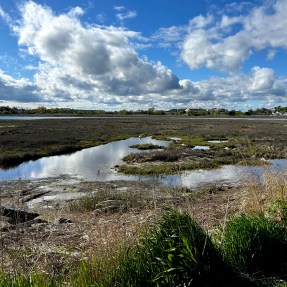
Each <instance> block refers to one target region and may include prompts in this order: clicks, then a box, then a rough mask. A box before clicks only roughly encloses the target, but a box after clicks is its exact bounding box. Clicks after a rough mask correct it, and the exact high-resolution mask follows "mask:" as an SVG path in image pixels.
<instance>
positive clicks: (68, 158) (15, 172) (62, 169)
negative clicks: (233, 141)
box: [0, 137, 287, 188]
mask: <svg viewBox="0 0 287 287" xmlns="http://www.w3.org/2000/svg"><path fill="white" fill-rule="evenodd" d="M143 143H152V144H157V145H164V146H167V145H168V144H169V143H168V142H166V141H157V140H154V139H151V138H149V137H147V138H142V139H139V138H130V139H127V140H122V141H116V142H112V143H109V144H106V145H101V146H97V147H93V148H88V149H84V150H81V151H78V152H75V153H73V154H70V155H62V156H52V157H46V158H41V159H39V160H36V161H29V162H27V163H23V164H21V165H20V166H18V167H16V168H13V169H9V170H0V180H14V179H19V178H21V179H35V178H47V177H56V176H59V175H70V176H77V177H82V178H83V179H85V180H91V181H93V180H98V181H112V180H145V179H154V180H156V181H158V182H160V183H162V184H163V185H166V186H185V187H189V188H194V187H196V186H199V185H202V184H224V183H226V184H234V183H239V182H240V181H242V180H244V178H245V177H246V176H247V177H251V176H253V177H255V178H257V179H258V178H259V179H260V178H262V175H263V171H264V169H266V168H267V169H270V170H271V171H275V172H279V171H283V170H286V169H287V160H273V161H271V162H272V165H270V166H268V167H265V168H262V167H260V166H252V167H249V166H231V165H230V166H223V167H221V168H218V169H211V170H196V171H187V172H184V173H181V174H176V175H170V176H158V177H154V178H149V177H140V176H127V175H122V174H117V173H116V172H115V171H114V170H113V169H112V167H114V166H115V165H120V164H123V162H122V158H123V157H124V156H126V155H128V154H130V153H134V152H140V151H139V150H137V149H132V148H129V146H131V145H134V144H143Z"/></svg>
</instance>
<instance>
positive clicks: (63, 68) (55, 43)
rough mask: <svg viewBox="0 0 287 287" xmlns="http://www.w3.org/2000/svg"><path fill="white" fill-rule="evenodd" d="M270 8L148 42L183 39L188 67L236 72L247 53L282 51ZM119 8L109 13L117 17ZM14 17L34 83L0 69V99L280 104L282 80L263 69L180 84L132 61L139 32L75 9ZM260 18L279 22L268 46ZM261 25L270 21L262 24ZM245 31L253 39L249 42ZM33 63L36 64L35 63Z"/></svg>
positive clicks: (167, 31) (30, 9)
mask: <svg viewBox="0 0 287 287" xmlns="http://www.w3.org/2000/svg"><path fill="white" fill-rule="evenodd" d="M279 4H280V5H283V4H284V2H282V1H278V2H277V4H276V5H277V6H278V5H279ZM276 5H274V7H273V8H274V10H273V11H271V12H269V13H266V11H265V10H264V9H263V8H262V9H259V8H254V9H253V10H252V11H251V12H250V13H249V14H248V16H244V17H242V16H238V15H235V16H234V15H233V16H230V15H225V14H222V17H221V18H220V20H219V21H217V20H216V18H215V17H214V16H211V15H209V16H206V17H204V16H199V17H196V18H194V19H192V20H191V21H190V23H189V24H188V25H187V26H186V27H184V26H181V27H175V26H174V27H170V28H162V29H160V30H159V31H158V32H157V33H156V34H155V35H154V36H153V37H154V39H160V38H161V37H164V36H166V37H165V38H164V39H165V41H163V45H164V44H166V45H169V44H170V45H171V46H169V47H175V46H176V45H178V43H179V42H180V41H182V40H181V39H184V40H183V42H181V43H180V47H181V48H182V54H181V55H182V58H183V59H184V61H186V63H188V65H189V66H190V67H191V68H199V67H201V66H206V67H209V68H217V69H224V70H236V69H237V68H238V67H240V65H241V63H242V61H243V60H244V59H246V58H248V57H249V56H250V53H251V52H252V49H258V50H260V49H265V48H266V49H268V51H269V53H270V58H272V57H273V56H274V55H275V53H276V49H277V47H281V48H282V47H283V48H284V47H285V46H283V42H284V41H283V40H282V39H279V34H280V33H283V31H281V30H280V29H281V28H282V27H281V24H282V25H283V26H284V25H285V22H284V21H283V22H282V23H281V24H280V25H279V21H277V22H276V21H275V18H276V17H279V14H280V13H281V12H280V13H279V10H278V9H279V6H278V7H277V6H276ZM286 5H287V4H286ZM280 8H282V7H280ZM286 8H287V6H286ZM125 9H126V8H125V7H115V10H116V11H118V12H119V13H124V12H125V11H126V10H125ZM276 9H277V10H276ZM20 12H21V19H20V20H18V21H14V22H10V23H12V24H10V27H11V26H12V27H13V31H14V33H15V34H16V35H17V36H18V44H19V47H20V49H22V50H23V49H25V50H26V53H28V54H29V55H30V56H31V57H32V59H33V61H32V62H33V65H25V67H24V68H25V69H26V70H29V71H30V72H34V77H33V80H28V79H14V78H12V77H11V76H8V75H7V74H5V73H4V72H3V71H0V101H17V102H21V103H22V102H29V103H32V102H35V103H37V102H40V101H42V103H43V104H47V103H52V104H53V105H55V104H56V105H61V104H62V106H67V103H68V104H69V106H70V107H78V108H82V107H89V108H101V109H102V108H103V109H123V108H124V109H139V108H140V109H145V108H148V107H151V106H154V107H156V108H164V109H169V108H185V107H204V108H213V107H226V108H235V109H239V108H243V109H244V107H246V106H248V105H249V103H252V102H256V103H264V105H268V104H270V105H271V104H273V105H274V104H278V103H284V101H285V103H286V90H287V78H277V77H276V75H275V72H274V71H273V70H272V69H270V68H264V67H258V66H256V67H254V68H252V70H251V71H250V75H242V74H240V75H238V74H229V76H227V77H225V78H219V77H214V78H210V79H207V80H202V81H192V80H191V79H181V80H180V79H178V77H177V76H176V75H175V74H174V73H173V72H172V71H171V70H169V69H168V68H167V67H166V66H164V65H163V64H162V63H160V62H151V61H149V60H148V59H147V58H144V57H139V55H138V54H137V52H136V50H135V44H134V43H136V42H138V43H141V42H143V43H144V44H146V43H147V42H146V41H145V39H143V37H142V35H141V34H140V33H137V32H135V31H130V30H127V29H124V28H118V27H114V26H100V25H92V24H89V25H88V24H83V23H82V22H81V19H80V18H81V15H83V13H84V11H83V9H81V8H79V7H76V8H73V9H72V10H70V11H69V12H67V13H65V14H55V13H54V12H53V11H52V10H51V9H50V8H48V7H46V6H41V5H39V4H36V3H35V2H33V1H28V2H26V3H25V4H24V5H23V6H22V7H21V10H20ZM0 13H1V12H0ZM3 13H4V12H3ZM3 13H2V14H3ZM4 15H5V14H4ZM260 15H261V16H262V15H264V17H274V19H272V20H274V21H275V22H274V23H277V24H278V25H276V26H275V27H277V29H278V30H279V32H278V31H275V32H274V37H273V38H270V39H268V43H269V44H268V43H267V37H265V40H264V39H263V38H260V37H259V36H260V35H261V34H260V33H261V30H260V29H263V28H262V27H261V26H260V25H261V24H260V23H261V22H262V21H263V20H262V19H261V18H260ZM280 15H281V14H280ZM0 16H1V15H0ZM280 17H281V16H280ZM2 18H3V16H2ZM248 19H249V21H248ZM267 20H270V19H269V18H268V19H265V20H264V21H267ZM264 21H263V22H264ZM15 23H16V24H15ZM234 25H235V26H236V25H239V28H240V29H239V28H238V26H236V27H237V28H236V29H235V28H234ZM284 27H285V26H284ZM259 28H260V29H259ZM282 29H283V28H282ZM286 31H287V29H286ZM267 32H270V31H269V27H268V28H267ZM252 33H253V34H254V35H257V38H256V37H254V38H252V37H251V36H250V35H251V34H252ZM256 33H257V34H256ZM270 33H271V32H270ZM270 33H269V34H270ZM285 33H286V32H285V31H284V33H283V34H282V35H283V36H284V35H285ZM277 34H278V35H277ZM282 35H281V36H282ZM277 38H278V39H277ZM276 39H277V40H276ZM275 40H276V41H275ZM285 45H287V44H286V43H285ZM36 62H37V63H39V64H38V65H35V63H36Z"/></svg>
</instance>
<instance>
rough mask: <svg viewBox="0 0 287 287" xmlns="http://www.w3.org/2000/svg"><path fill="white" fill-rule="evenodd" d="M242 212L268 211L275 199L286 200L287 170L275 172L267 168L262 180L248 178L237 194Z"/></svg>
mask: <svg viewBox="0 0 287 287" xmlns="http://www.w3.org/2000/svg"><path fill="white" fill-rule="evenodd" d="M239 200H240V201H241V204H242V206H241V209H242V211H243V212H244V213H247V214H255V213H258V212H259V213H268V212H269V209H270V205H272V203H274V202H275V201H277V200H282V201H285V202H287V172H282V173H275V172H270V171H268V170H267V169H266V170H265V172H264V176H263V181H261V182H258V181H255V180H249V181H248V182H247V184H246V186H245V189H244V192H243V193H242V194H241V195H240V196H239Z"/></svg>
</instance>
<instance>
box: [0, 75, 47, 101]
mask: <svg viewBox="0 0 287 287" xmlns="http://www.w3.org/2000/svg"><path fill="white" fill-rule="evenodd" d="M37 90H38V89H37V87H36V85H34V84H33V83H31V82H30V81H29V80H28V79H24V78H22V79H19V80H16V79H14V78H13V77H11V76H9V75H6V74H5V73H4V72H3V71H2V70H0V101H8V102H9V101H17V102H26V103H27V102H28V103H29V102H30V103H33V102H40V101H41V100H43V99H42V98H41V97H39V96H38V95H37Z"/></svg>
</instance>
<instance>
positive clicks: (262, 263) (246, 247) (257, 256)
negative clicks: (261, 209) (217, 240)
mask: <svg viewBox="0 0 287 287" xmlns="http://www.w3.org/2000/svg"><path fill="white" fill-rule="evenodd" d="M222 232H224V235H223V240H222V242H221V249H222V253H223V256H224V258H225V260H226V261H227V262H228V264H230V265H231V266H232V268H234V269H235V270H238V272H240V273H242V274H244V275H245V276H247V277H250V278H254V279H258V280H262V281H264V280H267V281H269V280H271V279H274V278H276V279H277V280H278V279H283V280H286V279H287V229H286V228H285V227H284V226H283V225H281V224H280V223H278V222H275V221H274V220H272V219H270V218H268V217H266V216H264V215H263V214H259V215H254V216H247V215H244V214H242V215H239V216H235V217H233V218H231V219H230V220H229V221H228V222H227V223H226V225H225V228H224V230H222Z"/></svg>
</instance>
